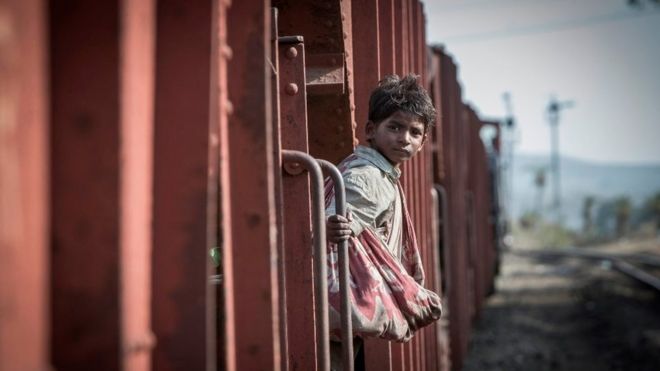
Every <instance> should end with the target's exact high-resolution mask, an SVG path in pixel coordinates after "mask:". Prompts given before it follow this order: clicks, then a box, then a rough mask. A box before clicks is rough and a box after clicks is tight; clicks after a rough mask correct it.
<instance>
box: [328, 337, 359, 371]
mask: <svg viewBox="0 0 660 371" xmlns="http://www.w3.org/2000/svg"><path fill="white" fill-rule="evenodd" d="M362 343H363V341H362V338H360V337H355V338H353V361H354V362H355V363H354V364H355V365H356V366H357V365H359V364H360V363H361V364H362V365H364V359H363V360H362V362H359V361H357V360H356V358H357V357H358V354H361V353H359V352H360V350H362ZM362 358H364V357H362ZM330 369H331V370H332V371H342V370H343V367H342V357H341V342H339V341H332V340H331V341H330ZM361 369H364V367H362V368H361ZM359 370H360V368H358V367H355V371H359Z"/></svg>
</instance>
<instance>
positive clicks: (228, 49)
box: [221, 45, 234, 60]
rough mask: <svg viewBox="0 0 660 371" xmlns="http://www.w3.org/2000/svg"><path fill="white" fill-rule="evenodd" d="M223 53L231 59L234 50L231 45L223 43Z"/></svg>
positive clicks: (226, 57)
mask: <svg viewBox="0 0 660 371" xmlns="http://www.w3.org/2000/svg"><path fill="white" fill-rule="evenodd" d="M221 52H222V55H223V56H224V57H225V59H227V60H229V59H231V57H232V56H233V55H234V51H233V50H231V47H230V46H229V45H223V46H222V48H221Z"/></svg>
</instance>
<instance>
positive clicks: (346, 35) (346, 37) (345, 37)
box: [343, 32, 348, 40]
mask: <svg viewBox="0 0 660 371" xmlns="http://www.w3.org/2000/svg"><path fill="white" fill-rule="evenodd" d="M343 35H344V40H346V39H348V34H347V33H346V32H344V34H343Z"/></svg>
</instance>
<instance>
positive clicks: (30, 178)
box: [0, 0, 50, 370]
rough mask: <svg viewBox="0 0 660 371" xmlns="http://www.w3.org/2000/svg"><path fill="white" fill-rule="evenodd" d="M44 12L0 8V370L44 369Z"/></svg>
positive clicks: (22, 6) (31, 6)
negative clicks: (0, 307) (0, 256)
mask: <svg viewBox="0 0 660 371" xmlns="http://www.w3.org/2000/svg"><path fill="white" fill-rule="evenodd" d="M45 11H46V6H45V3H44V1H41V0H30V1H25V0H13V1H6V2H3V5H2V8H1V10H0V17H1V18H2V21H1V22H2V27H3V29H4V32H3V34H4V36H3V40H2V42H0V86H2V88H0V102H3V103H2V106H0V159H2V161H0V199H2V202H0V241H2V242H1V243H0V244H1V245H0V254H1V255H2V259H0V303H1V304H0V306H2V309H1V310H0V311H1V312H2V313H1V314H0V370H45V369H48V368H49V367H50V366H49V364H48V353H49V351H48V337H49V321H48V305H49V303H48V283H47V279H48V256H49V253H48V248H47V246H48V245H47V244H48V229H49V227H48V210H49V208H48V203H49V195H48V183H49V182H48V177H47V174H48V160H47V158H48V148H49V146H48V131H49V128H48V118H47V100H48V91H47V87H48V85H47V77H46V58H47V42H46V34H45V31H46V30H45V29H46V22H45ZM28 247H29V248H28Z"/></svg>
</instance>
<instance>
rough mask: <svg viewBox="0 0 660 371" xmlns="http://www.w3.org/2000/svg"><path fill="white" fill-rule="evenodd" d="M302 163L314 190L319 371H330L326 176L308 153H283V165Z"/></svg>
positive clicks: (313, 214)
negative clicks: (324, 187) (324, 189)
mask: <svg viewBox="0 0 660 371" xmlns="http://www.w3.org/2000/svg"><path fill="white" fill-rule="evenodd" d="M284 163H298V164H300V165H302V167H304V168H305V169H307V171H308V172H309V178H310V180H311V190H312V230H313V235H314V238H313V244H314V272H316V274H315V276H314V291H315V293H314V296H315V297H316V300H317V302H316V306H315V317H316V322H317V323H318V324H319V328H318V329H317V331H316V353H317V362H316V364H317V369H318V370H324V371H328V370H330V335H329V334H330V325H329V321H328V268H327V253H326V235H325V217H324V214H325V207H324V205H325V202H324V192H323V173H322V172H321V167H320V166H319V164H318V163H317V162H316V159H315V158H314V157H312V156H310V155H308V154H307V153H304V152H300V151H292V150H282V164H284Z"/></svg>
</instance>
